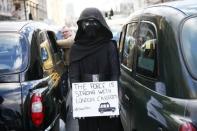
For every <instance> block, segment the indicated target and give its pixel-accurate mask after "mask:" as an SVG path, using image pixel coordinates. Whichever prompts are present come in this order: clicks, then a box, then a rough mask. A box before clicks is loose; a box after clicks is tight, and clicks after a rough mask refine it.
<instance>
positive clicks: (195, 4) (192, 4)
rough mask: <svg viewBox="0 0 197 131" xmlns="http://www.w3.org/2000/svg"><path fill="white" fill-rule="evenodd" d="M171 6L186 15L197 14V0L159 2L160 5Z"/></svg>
mask: <svg viewBox="0 0 197 131" xmlns="http://www.w3.org/2000/svg"><path fill="white" fill-rule="evenodd" d="M160 5H161V6H162V5H164V6H169V7H172V8H176V9H178V10H180V11H182V12H183V13H185V14H186V15H194V14H197V1H196V0H181V1H173V2H166V3H163V4H159V6H160Z"/></svg>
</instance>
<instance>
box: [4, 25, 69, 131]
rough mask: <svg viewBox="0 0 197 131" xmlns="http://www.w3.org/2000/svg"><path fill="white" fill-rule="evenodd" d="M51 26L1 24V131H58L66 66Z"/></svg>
mask: <svg viewBox="0 0 197 131" xmlns="http://www.w3.org/2000/svg"><path fill="white" fill-rule="evenodd" d="M48 29H49V27H48V26H47V25H45V24H42V23H38V22H33V21H29V22H1V23H0V130H2V131H4V130H5V131H8V130H13V131H14V130H17V131H30V130H32V131H35V130H45V129H47V130H58V126H59V118H60V108H61V103H62V101H63V94H62V93H63V92H62V91H63V89H62V88H63V87H64V86H61V84H63V83H64V81H63V80H62V79H63V75H64V69H65V66H64V64H63V61H62V60H61V57H60V54H61V52H60V51H59V50H58V48H57V47H56V43H55V42H56V41H55V34H54V33H53V32H52V31H50V30H48ZM43 44H45V46H43Z"/></svg>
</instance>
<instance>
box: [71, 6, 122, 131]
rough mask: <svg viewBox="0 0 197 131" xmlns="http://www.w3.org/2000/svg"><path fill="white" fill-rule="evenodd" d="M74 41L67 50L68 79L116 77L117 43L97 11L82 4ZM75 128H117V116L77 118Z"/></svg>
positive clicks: (111, 130)
mask: <svg viewBox="0 0 197 131" xmlns="http://www.w3.org/2000/svg"><path fill="white" fill-rule="evenodd" d="M77 24H78V30H77V33H76V36H75V42H74V44H73V46H72V47H71V52H70V67H69V70H70V72H69V73H70V81H71V83H75V82H95V81H117V80H118V77H119V74H120V69H119V59H118V51H117V45H116V44H117V43H116V42H115V41H112V40H111V39H112V32H111V31H110V29H109V27H108V25H107V23H106V21H105V19H104V17H103V16H102V14H101V12H100V11H99V10H98V9H96V8H86V9H85V10H84V11H83V12H82V13H81V15H80V17H79V19H78V21H77ZM78 123H79V131H121V130H122V127H121V122H120V118H119V117H113V118H110V117H109V116H108V117H107V116H103V117H85V118H81V119H78Z"/></svg>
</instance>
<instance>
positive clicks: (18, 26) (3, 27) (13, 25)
mask: <svg viewBox="0 0 197 131" xmlns="http://www.w3.org/2000/svg"><path fill="white" fill-rule="evenodd" d="M28 25H29V26H30V25H32V26H34V27H38V28H43V29H46V28H47V27H48V26H47V24H45V23H41V22H37V21H3V22H0V31H11V32H20V31H21V30H22V29H23V28H24V27H26V26H28ZM48 28H49V27H48ZM48 28H47V29H48Z"/></svg>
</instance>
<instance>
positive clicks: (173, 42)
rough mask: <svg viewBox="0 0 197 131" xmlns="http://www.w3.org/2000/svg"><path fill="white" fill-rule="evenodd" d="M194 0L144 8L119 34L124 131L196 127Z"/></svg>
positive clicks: (189, 130) (196, 6)
mask: <svg viewBox="0 0 197 131" xmlns="http://www.w3.org/2000/svg"><path fill="white" fill-rule="evenodd" d="M196 25H197V1H193V0H186V1H175V2H169V3H163V4H159V5H154V6H151V7H147V8H145V9H142V10H139V11H137V12H135V13H133V14H131V16H130V17H129V20H128V22H127V23H126V24H125V25H124V27H123V28H122V33H121V38H120V46H119V47H120V57H121V58H120V59H121V76H120V80H119V85H120V88H119V89H120V90H119V96H120V105H121V106H120V116H121V121H122V123H123V126H124V129H125V131H197V70H196V67H197V44H196V41H197V37H196V36H197V26H196Z"/></svg>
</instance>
